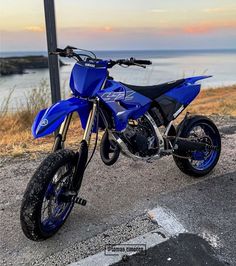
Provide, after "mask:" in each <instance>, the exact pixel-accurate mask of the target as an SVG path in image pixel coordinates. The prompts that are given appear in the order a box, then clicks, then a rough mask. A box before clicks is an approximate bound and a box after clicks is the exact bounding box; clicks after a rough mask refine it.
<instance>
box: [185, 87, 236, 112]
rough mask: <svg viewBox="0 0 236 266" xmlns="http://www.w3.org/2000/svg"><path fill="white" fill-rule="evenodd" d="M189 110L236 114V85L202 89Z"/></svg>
mask: <svg viewBox="0 0 236 266" xmlns="http://www.w3.org/2000/svg"><path fill="white" fill-rule="evenodd" d="M187 110H188V111H189V112H191V113H200V114H205V115H212V114H219V115H231V116H236V85H234V86H229V87H222V88H216V89H208V90H202V91H201V93H200V95H199V96H198V97H197V99H196V100H195V101H194V102H193V103H192V104H191V105H190V106H189V107H188V109H187Z"/></svg>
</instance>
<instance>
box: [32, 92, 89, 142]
mask: <svg viewBox="0 0 236 266" xmlns="http://www.w3.org/2000/svg"><path fill="white" fill-rule="evenodd" d="M90 109H91V103H89V102H88V101H87V100H83V99H78V98H75V97H72V98H70V99H67V100H63V101H60V102H58V103H56V104H53V105H52V106H50V107H49V108H48V109H44V110H41V111H40V112H39V113H38V114H37V116H36V117H35V119H34V122H33V125H32V134H33V136H34V138H40V137H43V136H46V135H48V134H51V133H52V132H54V131H55V130H56V129H57V128H58V127H59V126H60V125H61V123H62V122H63V121H64V119H65V118H66V116H67V115H68V114H70V113H72V112H78V113H79V116H80V120H81V123H82V127H83V128H84V127H85V125H86V123H87V119H88V115H89V111H90Z"/></svg>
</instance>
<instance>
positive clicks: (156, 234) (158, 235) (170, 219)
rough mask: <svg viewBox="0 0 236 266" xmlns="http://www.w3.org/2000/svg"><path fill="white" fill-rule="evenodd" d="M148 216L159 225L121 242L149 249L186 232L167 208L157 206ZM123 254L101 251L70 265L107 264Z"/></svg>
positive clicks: (114, 261) (102, 265) (118, 259)
mask: <svg viewBox="0 0 236 266" xmlns="http://www.w3.org/2000/svg"><path fill="white" fill-rule="evenodd" d="M148 217H149V218H150V219H151V220H152V222H154V223H157V224H158V226H159V227H158V228H157V229H155V230H153V231H151V232H149V233H146V234H144V235H141V236H138V237H135V238H133V239H130V240H129V241H127V242H125V243H123V244H146V249H149V248H151V247H154V246H156V245H158V244H160V243H162V242H164V241H166V240H168V239H169V238H170V237H171V236H175V235H178V234H180V233H184V232H186V229H185V228H184V227H183V225H182V224H181V223H180V222H179V221H178V220H177V218H176V217H175V216H174V214H173V213H172V212H171V211H170V210H168V209H164V208H162V207H157V208H155V209H153V210H151V211H149V212H148ZM135 253H136V252H130V253H127V254H128V255H133V254H135ZM123 256H124V254H123V253H122V254H119V255H116V256H107V255H105V252H104V251H102V252H99V253H97V254H95V255H92V256H89V257H87V258H85V259H82V260H80V261H77V262H75V263H72V264H70V266H93V265H96V266H108V265H111V264H113V263H116V262H118V261H120V260H122V257H123Z"/></svg>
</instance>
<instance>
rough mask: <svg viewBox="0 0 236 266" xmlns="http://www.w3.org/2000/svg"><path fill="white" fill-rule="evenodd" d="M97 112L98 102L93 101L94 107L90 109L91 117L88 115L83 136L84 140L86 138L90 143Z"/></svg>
mask: <svg viewBox="0 0 236 266" xmlns="http://www.w3.org/2000/svg"><path fill="white" fill-rule="evenodd" d="M96 112H97V102H94V103H93V108H92V110H91V111H90V114H89V117H88V121H87V125H86V128H85V131H84V136H83V140H85V141H86V142H87V143H88V144H89V141H90V138H91V134H92V128H93V125H94V119H95V115H96Z"/></svg>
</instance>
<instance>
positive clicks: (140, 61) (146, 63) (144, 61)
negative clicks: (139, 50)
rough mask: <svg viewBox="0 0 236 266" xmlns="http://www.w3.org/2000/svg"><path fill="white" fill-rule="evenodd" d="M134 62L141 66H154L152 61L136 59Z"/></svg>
mask: <svg viewBox="0 0 236 266" xmlns="http://www.w3.org/2000/svg"><path fill="white" fill-rule="evenodd" d="M133 62H134V63H136V64H139V65H151V64H152V61H149V60H136V59H134V61H133Z"/></svg>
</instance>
